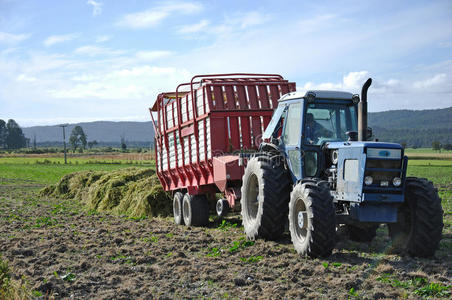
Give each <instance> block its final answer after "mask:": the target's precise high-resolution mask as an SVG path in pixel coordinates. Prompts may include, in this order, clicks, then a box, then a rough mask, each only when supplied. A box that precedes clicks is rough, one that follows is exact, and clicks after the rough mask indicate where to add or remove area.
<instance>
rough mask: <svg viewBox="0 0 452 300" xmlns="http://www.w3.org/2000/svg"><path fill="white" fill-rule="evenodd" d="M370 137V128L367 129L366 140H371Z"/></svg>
mask: <svg viewBox="0 0 452 300" xmlns="http://www.w3.org/2000/svg"><path fill="white" fill-rule="evenodd" d="M372 135H373V133H372V127H367V132H366V140H370V139H371V138H372Z"/></svg>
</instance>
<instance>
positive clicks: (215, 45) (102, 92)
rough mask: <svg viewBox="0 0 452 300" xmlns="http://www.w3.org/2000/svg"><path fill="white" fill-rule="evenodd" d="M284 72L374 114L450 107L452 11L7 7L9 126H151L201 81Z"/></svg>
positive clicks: (12, 3)
mask: <svg viewBox="0 0 452 300" xmlns="http://www.w3.org/2000/svg"><path fill="white" fill-rule="evenodd" d="M230 72H246V73H278V74H281V75H283V76H284V77H285V78H286V79H288V80H290V81H294V82H296V84H297V89H298V90H305V89H328V90H345V91H349V92H352V93H359V92H360V90H361V86H362V84H363V83H364V82H365V81H366V80H367V78H369V77H372V78H373V80H374V82H373V85H372V86H371V88H370V90H369V111H371V112H376V111H385V110H391V109H432V108H433V109H436V108H445V107H450V106H452V1H450V0H446V1H415V0H413V1H384V0H378V1H372V0H368V1H322V0H319V1H307V0H305V1H301V0H298V1H284V0H280V1H274V0H271V1H267V0H260V1H245V0H242V1H235V0H228V1H220V0H211V1H138V0H129V1H114V0H110V1H107V0H65V1H60V0H54V1H50V0H40V1H36V0H22V1H21V0H0V119H4V120H7V119H15V120H16V121H17V122H18V123H19V124H20V125H21V126H25V127H26V126H33V125H52V124H60V123H66V122H68V123H76V122H85V121H95V120H112V121H126V120H127V121H149V120H150V116H149V110H148V108H149V107H150V106H152V104H153V103H154V101H155V99H156V97H157V95H158V93H160V92H168V91H174V90H175V87H176V86H177V85H178V84H179V83H182V82H188V81H190V79H191V77H192V76H194V75H196V74H209V73H210V74H212V73H230Z"/></svg>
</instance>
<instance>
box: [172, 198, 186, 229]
mask: <svg viewBox="0 0 452 300" xmlns="http://www.w3.org/2000/svg"><path fill="white" fill-rule="evenodd" d="M183 198H184V194H182V193H181V192H175V193H174V197H173V215H174V223H176V224H177V225H183V224H184V216H183V214H182V206H183V204H182V201H183Z"/></svg>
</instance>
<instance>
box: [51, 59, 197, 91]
mask: <svg viewBox="0 0 452 300" xmlns="http://www.w3.org/2000/svg"><path fill="white" fill-rule="evenodd" d="M190 76H191V74H190V73H189V72H188V71H187V70H185V69H178V68H173V67H156V66H148V65H143V66H136V67H132V68H124V69H119V70H114V71H111V72H109V73H99V74H85V75H83V76H81V77H79V78H75V79H77V80H79V81H80V82H83V83H77V84H75V85H73V86H66V87H65V88H60V89H50V90H48V92H49V94H50V95H51V96H52V97H54V98H60V99H61V98H63V99H83V100H85V99H93V98H95V99H105V100H108V99H129V100H130V99H149V98H151V97H153V96H156V94H157V93H158V91H162V90H165V89H169V88H171V89H172V88H174V86H173V85H174V83H175V82H181V81H183V80H187V78H190Z"/></svg>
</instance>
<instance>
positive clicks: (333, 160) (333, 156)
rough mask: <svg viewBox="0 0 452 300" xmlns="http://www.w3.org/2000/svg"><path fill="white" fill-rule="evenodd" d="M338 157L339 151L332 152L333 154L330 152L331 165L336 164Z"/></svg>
mask: <svg viewBox="0 0 452 300" xmlns="http://www.w3.org/2000/svg"><path fill="white" fill-rule="evenodd" d="M338 157H339V151H337V150H334V151H333V152H331V162H332V163H333V165H335V164H337V158H338Z"/></svg>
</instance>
